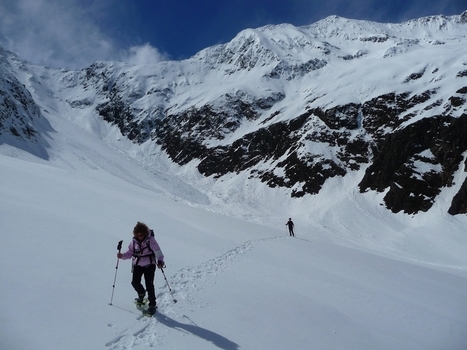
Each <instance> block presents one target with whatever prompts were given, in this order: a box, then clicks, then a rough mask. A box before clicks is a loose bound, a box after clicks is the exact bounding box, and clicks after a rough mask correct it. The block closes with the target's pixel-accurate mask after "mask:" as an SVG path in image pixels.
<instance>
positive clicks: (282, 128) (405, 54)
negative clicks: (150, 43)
mask: <svg viewBox="0 0 467 350" xmlns="http://www.w3.org/2000/svg"><path fill="white" fill-rule="evenodd" d="M466 38H467V12H464V13H463V14H462V15H459V16H451V17H445V16H433V17H426V18H421V19H417V20H412V21H408V22H405V23H401V24H382V23H373V22H367V21H355V20H349V19H344V18H340V17H337V16H332V17H328V18H326V19H324V20H322V21H319V22H317V23H315V24H312V25H310V26H304V27H299V28H297V27H294V26H292V25H286V24H284V25H279V26H266V27H262V28H258V29H248V30H245V31H242V32H241V33H239V34H238V35H237V36H236V37H235V38H234V39H233V40H232V41H231V42H229V43H226V44H223V45H218V46H214V47H210V48H207V49H205V50H203V51H201V52H199V53H198V54H197V55H195V56H194V57H192V58H190V59H188V60H184V61H169V62H162V63H159V64H155V65H150V66H129V65H126V64H123V63H116V62H97V63H95V64H93V65H91V66H90V67H88V68H86V69H84V70H82V71H79V72H73V71H69V72H66V71H52V70H49V71H48V73H47V74H44V69H43V68H41V67H33V66H30V65H29V66H27V67H28V68H27V69H28V70H29V71H28V73H29V74H27V75H25V74H20V66H21V65H20V64H17V66H16V72H17V73H16V74H17V75H19V76H20V79H22V82H23V84H25V85H26V86H29V85H31V80H32V83H35V81H38V82H39V83H40V84H41V85H42V87H44V86H45V87H46V89H47V90H48V91H50V92H51V94H49V96H48V97H47V98H50V97H51V98H53V99H54V100H55V101H54V104H59V105H60V109H61V110H65V111H66V114H67V115H68V117H69V118H71V119H74V120H80V121H81V122H83V123H85V124H86V125H87V124H88V123H89V120H92V119H94V118H102V119H103V120H105V121H106V122H108V123H110V124H111V125H115V126H116V127H117V128H118V129H119V131H120V132H121V134H123V135H124V136H125V137H126V138H128V139H129V140H131V141H132V142H133V143H135V144H136V145H140V146H139V149H140V150H141V152H140V155H139V157H140V160H142V161H144V162H145V163H147V164H149V165H150V164H151V163H153V164H152V166H157V165H156V164H155V163H156V160H154V161H153V159H154V156H153V154H154V153H151V154H152V155H151V154H149V153H150V152H156V153H157V154H159V153H160V152H161V151H162V152H163V153H165V154H167V155H168V156H169V158H170V159H171V160H172V161H173V162H175V163H176V164H178V165H181V166H182V168H174V169H175V171H177V173H178V175H180V176H184V174H185V175H186V174H187V172H192V171H193V170H194V169H196V170H194V171H196V172H199V173H200V174H202V175H203V176H205V177H208V178H210V179H213V180H214V183H216V182H217V181H221V180H222V179H224V178H226V176H227V178H230V176H231V175H234V174H237V175H240V174H242V176H238V178H237V180H236V181H235V182H236V184H235V186H238V187H240V188H243V189H246V188H247V186H248V183H249V182H251V181H252V180H253V179H258V180H259V181H261V182H262V183H264V184H265V185H266V186H268V187H271V188H276V189H280V190H281V191H285V193H287V196H288V197H291V198H300V197H304V196H305V197H308V196H310V195H312V196H315V195H319V194H320V193H321V194H322V188H323V186H324V185H325V184H326V183H327V182H328V181H329V180H330V179H332V178H341V177H346V176H349V174H351V173H353V172H359V175H358V176H357V177H358V181H357V182H356V183H354V184H352V186H353V187H355V188H359V190H360V191H361V192H366V191H377V192H381V193H384V194H385V195H384V197H383V202H384V205H385V206H386V207H387V208H388V209H390V210H392V211H393V212H399V211H403V212H405V213H409V214H415V213H418V212H420V211H427V210H429V209H430V208H432V206H433V204H434V203H435V201H436V200H437V198H438V196H439V194H440V193H441V190H442V189H443V188H444V187H451V186H456V189H457V191H456V193H455V194H454V196H453V197H452V198H450V199H449V201H450V202H451V204H450V205H449V207H448V208H446V211H448V212H449V213H450V214H458V213H465V212H467V195H466V192H467V183H463V184H462V185H461V184H458V183H457V184H456V183H454V176H455V174H456V172H457V170H458V169H460V168H462V167H464V163H465V151H466V150H467V144H466V141H465V139H464V138H463V137H462V135H463V131H465V130H466V123H467V114H466V111H467V107H466V106H467V105H466V95H467V62H466V61H465V57H467V49H466V47H467V45H466V41H467V39H466ZM5 90H8V88H5ZM35 91H36V92H37V91H39V89H36V90H35ZM31 94H32V96H33V97H34V99H35V101H36V102H37V103H38V104H39V105H41V106H44V105H45V104H47V103H48V102H45V101H44V98H43V97H42V96H38V94H37V93H35V92H34V91H32V92H31ZM42 108H44V107H42ZM24 114H25V115H30V113H28V112H24ZM35 119H37V118H35ZM99 132H102V130H99ZM100 136H101V137H103V138H104V139H106V138H107V139H108V140H107V141H109V142H116V141H115V140H116V138H115V137H114V138H112V137H109V135H106V134H102V135H100ZM117 144H118V143H117ZM156 159H159V157H156ZM176 169H179V170H176ZM180 169H183V170H180ZM191 169H193V170H191ZM364 171H365V172H364ZM363 172H364V173H363ZM193 178H194V177H193V176H189V177H186V176H185V180H187V181H193ZM352 178H354V176H353V175H352ZM216 179H217V180H216ZM203 183H205V180H202V179H201V180H196V181H195V182H193V183H192V184H193V185H194V186H195V187H199V186H202V184H203ZM210 183H213V182H210ZM215 195H216V196H220V197H224V198H225V199H226V200H227V198H228V197H229V194H228V193H217V194H215Z"/></svg>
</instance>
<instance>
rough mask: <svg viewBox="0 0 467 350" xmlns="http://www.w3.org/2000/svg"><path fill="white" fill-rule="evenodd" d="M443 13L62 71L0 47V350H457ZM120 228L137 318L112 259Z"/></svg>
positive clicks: (459, 32)
mask: <svg viewBox="0 0 467 350" xmlns="http://www.w3.org/2000/svg"><path fill="white" fill-rule="evenodd" d="M465 19H466V14H465V13H464V14H463V15H461V16H453V17H442V16H436V17H430V18H424V19H420V20H415V21H411V22H407V23H402V24H397V25H396V24H377V23H369V22H362V21H352V20H346V19H342V18H338V17H330V18H327V19H325V20H323V21H321V22H318V23H316V24H314V25H311V26H309V27H302V28H294V27H292V26H290V25H282V26H268V27H264V28H260V29H256V30H247V31H244V32H242V33H240V34H239V35H238V36H237V37H236V38H235V39H234V40H232V41H231V42H230V43H227V44H225V45H219V46H216V47H212V48H207V49H206V50H204V51H202V52H200V53H198V54H197V55H196V56H194V57H193V58H191V59H189V60H185V61H180V62H162V63H159V64H154V65H151V66H130V65H127V64H123V63H115V62H98V63H95V64H94V65H92V66H91V67H88V68H87V69H83V70H82V71H67V70H65V69H62V70H59V69H51V68H46V67H38V66H34V65H32V64H30V63H27V62H23V61H22V60H21V59H20V58H18V57H16V56H15V55H14V54H13V53H10V52H6V51H4V50H0V76H1V78H0V198H1V200H0V233H1V235H2V252H1V254H0V266H2V273H1V274H0V324H1V327H0V349H13V350H37V349H53V350H55V349H64V348H66V349H70V350H75V349H76V350H82V349H106V350H123V349H125V350H128V349H131V350H146V349H155V348H163V349H176V350H180V349H193V348H195V349H229V350H238V349H259V350H263V349H268V350H270V349H288V348H290V349H319V350H321V349H348V350H361V349H374V350H393V349H400V350H432V349H433V350H434V349H436V350H439V349H443V350H463V349H465V348H466V344H467V322H466V318H465V315H466V313H467V303H466V300H467V257H466V254H465V252H466V247H467V235H466V234H465V227H466V225H467V216H466V215H450V214H448V211H450V212H451V213H453V214H455V213H456V212H463V211H464V210H465V199H464V198H463V197H462V193H465V190H463V188H465V185H463V184H464V183H465V181H466V170H465V169H466V166H465V162H466V161H465V155H466V152H465V142H466V141H465V137H464V134H465V131H466V128H465V126H464V125H463V123H465V118H466V112H465V108H466V107H465V94H466V92H465V90H466V89H465V86H467V77H466V73H465V72H466V70H467V61H466V58H465V57H467V55H466V54H465V53H466V48H465V47H466V46H465V41H466V36H465V34H466V30H465V26H466V24H465V22H466V20H465ZM361 191H363V192H361ZM378 191H379V192H378ZM463 191H464V192H463ZM438 192H439V193H438ZM432 203H433V204H432ZM380 204H385V205H386V206H387V207H388V208H390V209H391V210H392V211H397V210H399V208H400V209H401V210H400V212H399V213H396V214H394V213H393V212H392V211H391V210H388V209H387V207H385V206H382V205H380ZM430 206H431V207H430ZM425 210H426V211H425ZM403 211H406V212H407V213H416V212H418V214H417V215H407V214H405V213H404V212H403ZM289 217H292V218H293V220H294V222H295V224H296V226H295V231H296V232H295V233H296V235H295V238H291V237H289V236H288V232H287V229H286V226H285V225H284V224H285V222H286V221H287V219H288V218H289ZM138 220H142V221H145V222H146V223H147V224H148V225H149V226H150V227H151V228H153V229H154V230H155V232H156V235H157V239H158V241H159V243H160V244H161V248H162V250H163V252H164V255H165V261H166V264H167V268H166V270H165V273H166V274H167V279H168V282H169V283H170V286H171V288H172V291H173V293H174V297H175V298H176V299H177V300H178V302H177V303H174V302H173V299H172V298H173V295H172V294H171V292H170V290H169V289H168V287H167V285H166V282H165V280H164V278H163V276H162V275H161V273H160V272H159V271H158V272H157V273H156V289H157V303H158V313H157V314H156V317H155V318H144V317H143V318H141V315H140V313H139V312H138V311H137V310H136V309H135V307H134V304H133V299H134V297H135V296H136V295H135V292H134V290H133V288H132V287H131V284H130V282H131V273H130V271H131V269H130V263H129V262H128V261H120V260H117V259H116V252H117V250H116V247H117V242H119V241H120V240H123V241H124V243H123V247H124V249H125V247H126V246H127V245H128V243H129V241H130V239H131V230H132V228H133V227H134V224H135V222H136V221H138ZM117 249H118V248H117ZM119 262H120V265H119ZM115 263H117V269H116V265H115ZM117 272H118V274H117ZM117 277H118V278H117ZM109 301H110V304H111V306H109Z"/></svg>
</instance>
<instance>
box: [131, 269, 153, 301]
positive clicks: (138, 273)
mask: <svg viewBox="0 0 467 350" xmlns="http://www.w3.org/2000/svg"><path fill="white" fill-rule="evenodd" d="M155 274H156V265H155V264H151V265H147V266H139V265H136V266H134V267H133V279H132V280H131V285H132V286H133V288H134V289H135V290H136V292H137V293H138V295H140V294H145V292H146V291H147V292H148V301H149V306H156V292H155V290H154V275H155ZM143 276H144V284H145V285H146V289H144V287H143V285H142V284H141V278H142V277H143Z"/></svg>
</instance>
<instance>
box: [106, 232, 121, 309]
mask: <svg viewBox="0 0 467 350" xmlns="http://www.w3.org/2000/svg"><path fill="white" fill-rule="evenodd" d="M122 243H123V241H120V242H118V245H117V250H118V252H119V253H120V252H121V250H122ZM119 261H120V258H117V266H115V277H114V284H113V286H112V296H111V297H110V303H109V305H112V301H113V300H114V291H115V282H116V281H117V272H118V262H119Z"/></svg>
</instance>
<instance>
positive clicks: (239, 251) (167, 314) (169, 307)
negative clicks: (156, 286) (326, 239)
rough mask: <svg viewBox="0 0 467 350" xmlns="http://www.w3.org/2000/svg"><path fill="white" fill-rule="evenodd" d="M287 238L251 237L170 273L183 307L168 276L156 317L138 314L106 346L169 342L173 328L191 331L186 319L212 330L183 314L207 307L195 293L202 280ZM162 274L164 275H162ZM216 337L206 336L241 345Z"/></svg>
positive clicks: (119, 349)
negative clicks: (189, 309)
mask: <svg viewBox="0 0 467 350" xmlns="http://www.w3.org/2000/svg"><path fill="white" fill-rule="evenodd" d="M287 238H288V236H285V237H284V236H277V237H268V238H258V239H254V240H249V241H247V242H245V243H244V244H243V245H241V246H238V247H236V248H234V249H231V250H229V251H227V252H226V253H224V254H222V255H220V256H218V257H215V258H213V259H211V260H209V261H207V262H206V263H204V264H201V265H199V266H197V267H194V268H184V269H181V270H179V271H178V272H177V273H176V274H175V275H174V276H172V277H168V278H167V280H168V282H169V284H170V286H171V288H172V291H173V293H174V296H175V299H176V300H177V302H178V303H180V302H181V303H180V304H177V305H183V306H182V308H181V309H179V308H175V307H174V306H173V299H172V296H171V295H170V291H169V290H168V288H167V285H165V280H164V286H163V287H160V288H161V289H165V291H163V292H160V293H158V295H157V302H158V303H157V305H158V311H157V313H156V317H155V318H150V317H145V316H138V317H137V321H136V323H134V324H132V325H130V326H129V327H127V328H125V329H124V330H122V331H120V332H119V334H118V336H116V337H115V338H114V339H113V340H110V341H109V342H108V343H106V344H105V346H106V347H107V348H108V349H109V350H131V349H136V348H138V347H139V346H144V347H157V346H160V347H163V346H164V345H165V346H167V345H168V344H167V342H166V341H165V337H164V336H165V334H167V333H168V332H169V331H171V330H177V331H179V332H182V333H188V332H187V331H186V330H184V329H183V328H181V327H180V326H178V327H177V325H181V324H182V320H183V319H185V320H188V321H189V323H190V325H189V326H190V328H198V329H201V330H202V333H206V334H209V331H208V330H205V329H202V328H200V327H198V325H196V323H194V322H193V321H192V320H191V319H190V318H189V317H188V316H186V315H184V314H183V311H182V309H186V308H187V307H188V306H189V305H197V306H198V307H201V308H203V307H206V305H200V304H199V302H198V301H197V300H196V295H194V293H196V292H198V291H200V290H202V289H203V286H202V284H206V282H208V281H209V280H210V279H212V278H213V277H214V276H217V275H219V274H221V273H222V272H223V271H225V269H226V268H227V267H228V266H230V265H231V264H232V263H233V261H234V260H235V259H236V258H238V257H239V256H241V255H243V254H245V253H247V252H249V251H251V250H252V249H253V248H254V247H255V246H257V245H258V244H261V243H265V242H269V241H275V240H281V239H287ZM160 278H163V277H162V276H160ZM177 309H179V310H177ZM127 311H128V310H127ZM177 320H178V321H177ZM185 328H186V327H185ZM200 332H201V331H200ZM212 337H213V338H218V339H206V340H207V341H211V342H214V343H222V344H223V345H224V346H223V347H222V348H225V349H232V350H233V349H237V348H238V346H237V345H236V344H234V343H231V342H229V341H228V340H227V339H220V338H222V337H221V336H220V335H217V334H215V333H212Z"/></svg>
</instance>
